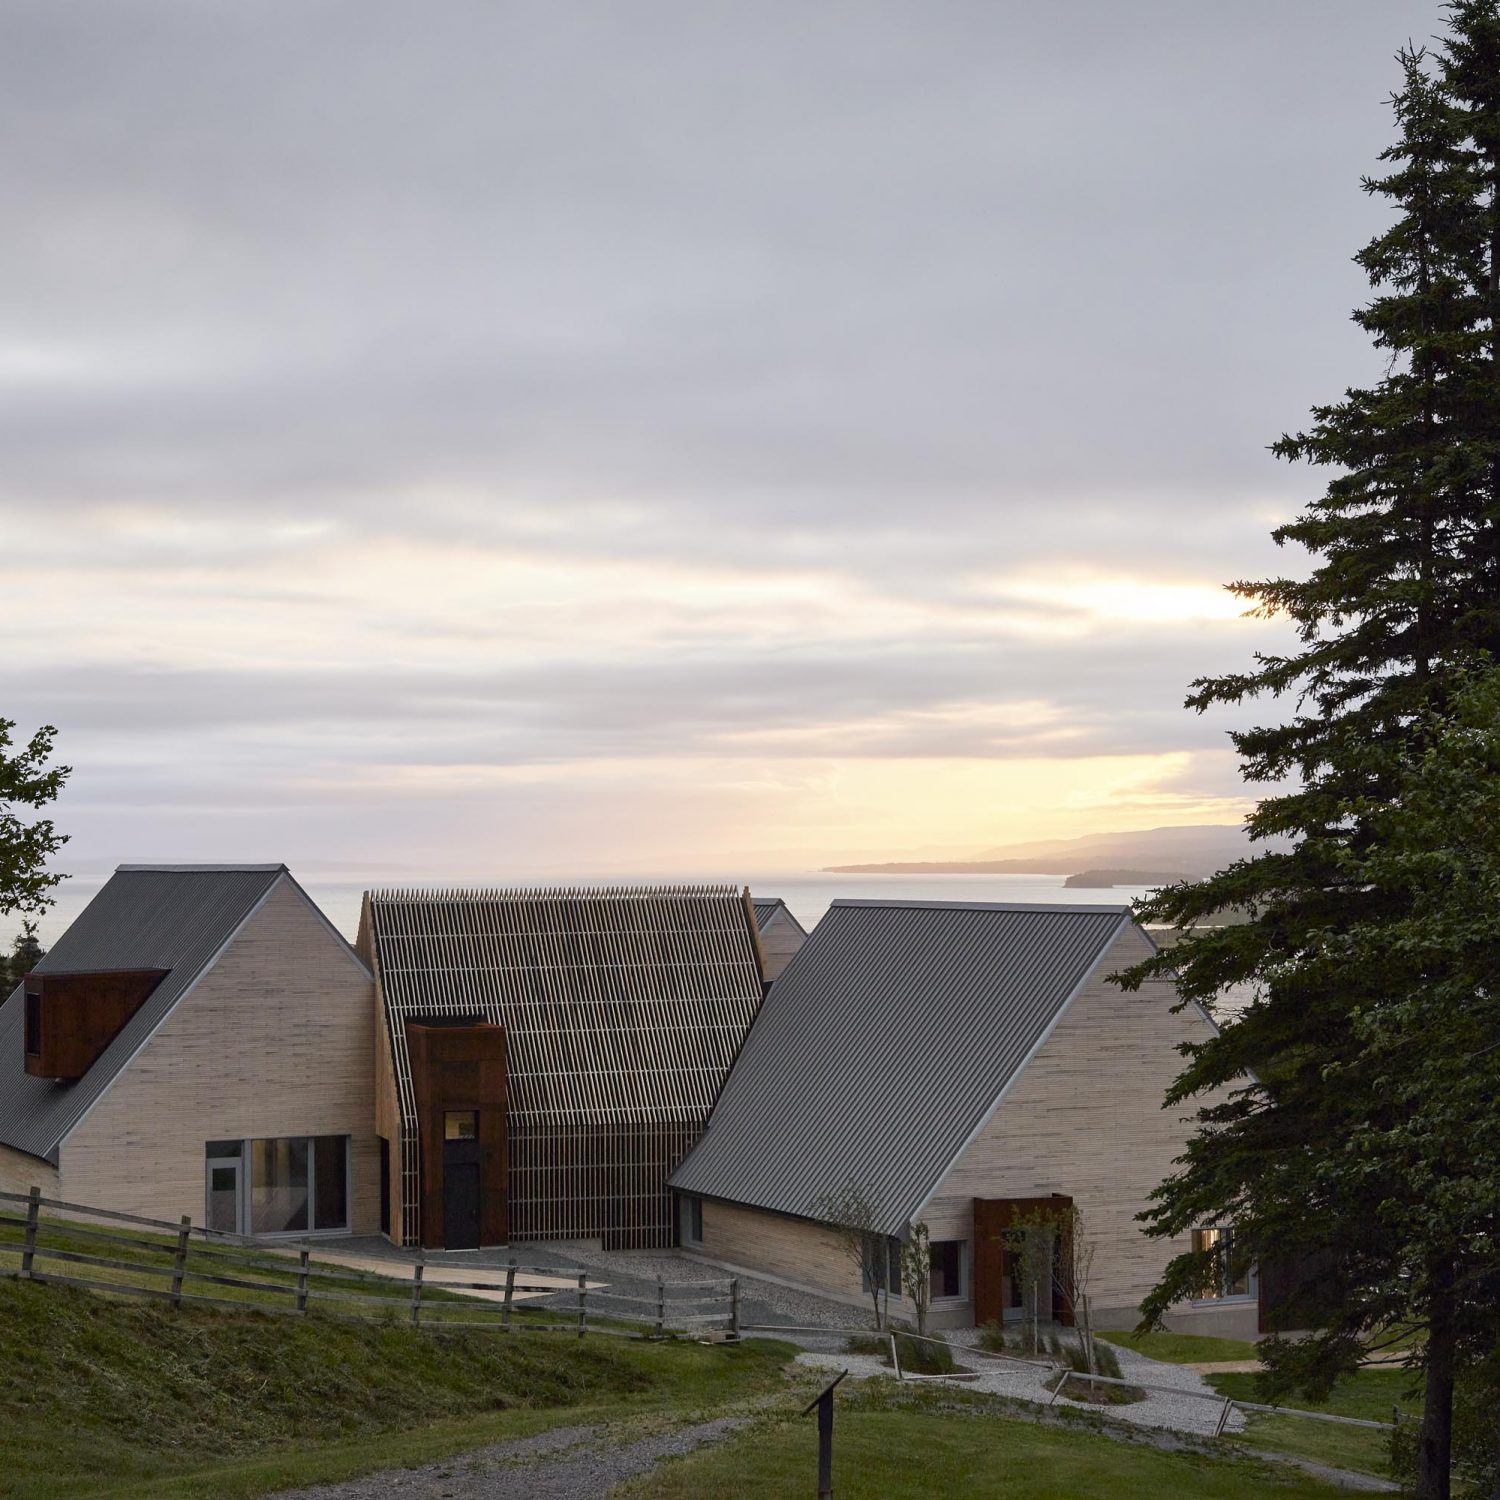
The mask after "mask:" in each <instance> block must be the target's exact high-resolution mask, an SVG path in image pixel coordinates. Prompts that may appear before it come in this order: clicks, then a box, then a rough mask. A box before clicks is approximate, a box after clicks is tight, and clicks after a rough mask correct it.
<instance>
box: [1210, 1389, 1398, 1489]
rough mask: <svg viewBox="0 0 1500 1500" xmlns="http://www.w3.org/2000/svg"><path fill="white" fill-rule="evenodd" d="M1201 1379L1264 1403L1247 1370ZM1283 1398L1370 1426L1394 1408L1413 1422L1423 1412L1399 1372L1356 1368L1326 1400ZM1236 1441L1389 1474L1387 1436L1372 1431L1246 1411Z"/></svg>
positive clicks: (1387, 1417)
mask: <svg viewBox="0 0 1500 1500" xmlns="http://www.w3.org/2000/svg"><path fill="white" fill-rule="evenodd" d="M1204 1379H1205V1380H1207V1381H1208V1383H1209V1384H1210V1385H1211V1386H1212V1387H1213V1388H1214V1389H1215V1390H1216V1391H1218V1392H1219V1393H1220V1394H1221V1395H1224V1396H1233V1397H1235V1398H1236V1399H1237V1400H1240V1401H1260V1402H1264V1401H1265V1399H1266V1398H1265V1397H1264V1396H1263V1395H1261V1394H1260V1386H1259V1383H1258V1382H1259V1377H1258V1376H1257V1375H1255V1374H1253V1373H1251V1372H1249V1371H1246V1372H1244V1373H1239V1372H1226V1373H1223V1374H1219V1375H1206V1376H1205V1377H1204ZM1284 1399H1285V1401H1286V1404H1287V1405H1288V1406H1297V1407H1302V1408H1303V1409H1305V1410H1307V1411H1326V1412H1332V1413H1333V1414H1334V1415H1336V1416H1341V1417H1363V1418H1365V1419H1366V1420H1367V1421H1375V1422H1389V1421H1390V1420H1391V1411H1392V1408H1393V1407H1399V1408H1400V1409H1401V1411H1402V1413H1403V1416H1404V1417H1406V1416H1409V1417H1412V1418H1417V1417H1420V1416H1421V1413H1422V1406H1421V1402H1420V1400H1417V1399H1415V1397H1414V1395H1413V1391H1412V1376H1411V1374H1410V1373H1409V1372H1408V1371H1406V1370H1399V1369H1398V1370H1361V1371H1359V1372H1358V1374H1355V1375H1350V1376H1348V1377H1346V1378H1345V1379H1344V1380H1341V1381H1340V1382H1339V1383H1338V1385H1337V1386H1335V1387H1334V1390H1333V1394H1332V1395H1331V1396H1330V1397H1329V1398H1328V1400H1327V1401H1322V1402H1314V1401H1308V1400H1306V1399H1305V1398H1303V1397H1296V1396H1288V1397H1286V1398H1284ZM1240 1441H1242V1442H1244V1443H1245V1444H1247V1445H1248V1446H1250V1447H1253V1448H1264V1449H1266V1450H1267V1451H1269V1452H1272V1453H1289V1454H1292V1455H1294V1456H1296V1457H1298V1458H1310V1459H1314V1460H1316V1461H1317V1462H1318V1463H1325V1464H1332V1465H1333V1466H1334V1467H1335V1468H1339V1469H1353V1470H1355V1471H1357V1472H1359V1473H1362V1474H1382V1475H1385V1474H1389V1472H1390V1434H1389V1433H1388V1432H1382V1431H1379V1430H1377V1429H1375V1428H1372V1427H1343V1426H1340V1425H1339V1424H1338V1423H1336V1422H1317V1421H1313V1420H1310V1419H1309V1418H1307V1417H1295V1416H1284V1415H1279V1414H1278V1415H1275V1416H1273V1415H1270V1414H1268V1413H1265V1412H1247V1413H1246V1414H1245V1431H1244V1432H1243V1433H1242V1434H1241V1435H1240Z"/></svg>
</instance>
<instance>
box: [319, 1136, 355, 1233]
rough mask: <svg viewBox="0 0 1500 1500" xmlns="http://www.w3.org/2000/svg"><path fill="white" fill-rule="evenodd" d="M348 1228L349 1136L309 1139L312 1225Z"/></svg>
mask: <svg viewBox="0 0 1500 1500" xmlns="http://www.w3.org/2000/svg"><path fill="white" fill-rule="evenodd" d="M348 1227H349V1137H348V1136H346V1135H320V1136H315V1137H314V1138H313V1228H314V1229H324V1230H327V1229H347V1228H348Z"/></svg>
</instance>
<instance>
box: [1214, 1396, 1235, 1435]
mask: <svg viewBox="0 0 1500 1500" xmlns="http://www.w3.org/2000/svg"><path fill="white" fill-rule="evenodd" d="M1233 1405H1234V1402H1233V1401H1231V1400H1230V1399H1229V1397H1228V1396H1226V1397H1225V1398H1224V1405H1223V1408H1222V1409H1221V1410H1220V1412H1219V1421H1218V1425H1217V1426H1216V1427H1215V1428H1214V1436H1215V1437H1222V1436H1223V1435H1224V1429H1225V1427H1226V1426H1227V1425H1228V1424H1229V1411H1230V1408H1231V1407H1232V1406H1233Z"/></svg>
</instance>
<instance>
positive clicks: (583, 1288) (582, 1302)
mask: <svg viewBox="0 0 1500 1500" xmlns="http://www.w3.org/2000/svg"><path fill="white" fill-rule="evenodd" d="M588 1296H589V1278H588V1274H587V1272H584V1271H580V1272H579V1273H578V1337H579V1338H582V1337H583V1336H584V1334H585V1333H587V1332H588V1326H589V1313H588Z"/></svg>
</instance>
